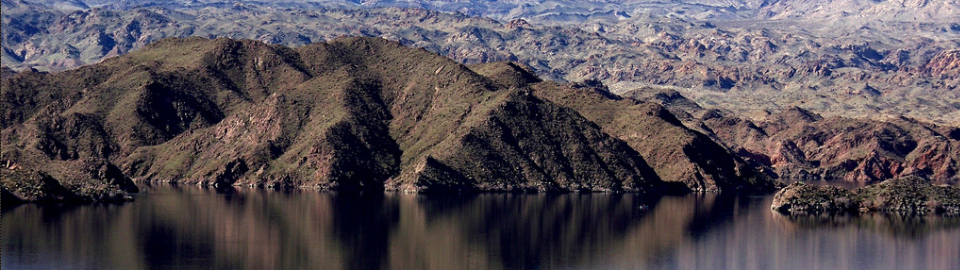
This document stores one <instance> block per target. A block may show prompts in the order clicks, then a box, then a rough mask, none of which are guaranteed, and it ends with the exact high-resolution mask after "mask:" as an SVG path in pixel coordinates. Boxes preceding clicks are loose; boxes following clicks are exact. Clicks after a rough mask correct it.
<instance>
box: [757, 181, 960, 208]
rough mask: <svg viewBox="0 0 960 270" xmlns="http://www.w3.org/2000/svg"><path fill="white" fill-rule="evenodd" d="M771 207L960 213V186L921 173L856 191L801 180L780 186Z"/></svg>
mask: <svg viewBox="0 0 960 270" xmlns="http://www.w3.org/2000/svg"><path fill="white" fill-rule="evenodd" d="M771 208H772V209H773V210H775V211H778V212H781V213H785V214H792V215H816V214H842V213H859V212H892V213H900V214H929V213H937V214H946V215H960V188H957V187H951V186H935V185H932V184H930V183H929V181H927V180H925V179H922V178H919V177H905V178H900V179H892V180H887V181H883V182H880V183H878V184H874V185H869V186H866V187H861V188H858V189H856V190H853V191H850V190H847V189H843V188H838V187H832V186H813V185H808V184H804V183H802V182H798V183H794V184H791V185H789V186H787V187H786V188H783V189H782V190H780V192H778V193H777V194H776V196H775V197H774V200H773V204H772V205H771Z"/></svg>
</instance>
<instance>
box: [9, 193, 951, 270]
mask: <svg viewBox="0 0 960 270" xmlns="http://www.w3.org/2000/svg"><path fill="white" fill-rule="evenodd" d="M142 190H143V192H142V193H140V194H138V195H136V196H135V198H136V201H134V202H130V203H124V204H89V205H80V206H57V205H21V206H15V207H5V208H3V210H2V217H0V218H2V219H0V220H2V221H0V225H2V239H0V242H2V254H0V264H2V265H0V267H2V268H3V269H4V270H9V269H900V270H906V269H960V219H958V218H936V217H933V218H918V217H901V216H884V215H869V216H863V217H834V218H826V217H822V218H801V219H798V218H790V217H787V216H782V215H780V214H777V213H774V212H772V211H770V208H769V206H770V201H771V200H772V196H771V195H764V196H745V195H717V194H693V195H683V196H663V197H659V196H650V195H641V194H606V193H570V194H505V193H481V194H402V193H390V192H387V193H384V192H365V193H345V192H341V193H333V192H318V191H312V190H293V191H274V190H264V189H247V188H240V189H222V190H215V189H211V188H197V187H193V186H154V187H143V188H142Z"/></svg>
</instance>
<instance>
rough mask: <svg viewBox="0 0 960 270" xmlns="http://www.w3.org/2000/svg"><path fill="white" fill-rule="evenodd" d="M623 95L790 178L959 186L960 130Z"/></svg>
mask: <svg viewBox="0 0 960 270" xmlns="http://www.w3.org/2000/svg"><path fill="white" fill-rule="evenodd" d="M624 96H625V97H628V98H631V99H635V100H639V101H645V102H649V103H655V104H660V105H663V106H665V107H666V108H668V110H670V111H671V112H673V113H674V114H675V115H678V116H679V118H680V119H683V120H682V122H683V123H684V124H685V125H686V126H689V127H692V128H694V129H696V130H699V131H701V132H703V133H704V134H705V135H707V136H709V137H711V138H712V139H713V140H714V141H716V142H718V143H721V144H723V145H725V146H726V147H727V148H728V149H731V150H732V151H733V152H735V153H737V154H738V155H739V156H742V157H744V158H746V159H749V160H751V161H754V162H758V163H760V164H762V165H764V166H768V167H769V168H770V169H771V171H773V172H775V174H776V175H779V176H780V177H781V178H784V179H798V180H827V181H844V182H852V183H858V184H871V183H876V182H879V181H883V180H886V179H891V178H902V177H907V176H920V177H922V178H924V179H929V180H931V181H932V182H933V183H934V184H946V185H953V186H956V185H958V184H960V173H958V172H960V150H958V149H960V129H958V128H956V127H952V126H944V125H936V124H931V123H926V122H922V121H917V120H915V119H910V118H905V117H895V118H887V119H875V120H869V119H853V118H847V117H836V116H834V117H824V116H821V115H819V114H816V113H814V112H811V111H809V110H805V109H802V108H798V107H794V108H790V109H787V110H783V111H780V112H777V113H767V114H766V115H762V116H754V117H746V116H740V115H737V114H735V113H732V112H729V111H723V110H717V109H704V108H702V107H700V106H699V105H697V104H696V103H693V102H691V101H690V100H688V99H686V98H684V97H683V96H681V95H679V94H678V93H676V92H675V91H669V90H666V91H664V90H657V89H651V88H646V89H641V90H636V91H632V92H629V93H627V94H625V95H624Z"/></svg>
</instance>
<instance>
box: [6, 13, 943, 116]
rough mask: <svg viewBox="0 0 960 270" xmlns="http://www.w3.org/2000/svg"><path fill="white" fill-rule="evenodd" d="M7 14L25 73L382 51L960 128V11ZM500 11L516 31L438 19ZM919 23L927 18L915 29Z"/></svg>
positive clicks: (752, 107)
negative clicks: (227, 48)
mask: <svg viewBox="0 0 960 270" xmlns="http://www.w3.org/2000/svg"><path fill="white" fill-rule="evenodd" d="M3 3H4V6H3V7H4V13H3V14H2V17H3V25H4V27H3V29H2V31H3V41H2V42H3V50H2V57H0V58H2V62H3V65H4V66H7V67H11V68H13V69H16V70H23V69H26V68H31V67H32V68H37V69H39V70H51V71H59V70H66V69H71V68H75V67H78V66H81V65H85V64H92V63H97V62H99V61H101V60H102V59H105V58H109V57H113V56H117V55H122V54H125V53H128V52H130V51H133V50H136V49H139V48H142V47H144V46H146V45H147V44H150V43H152V42H154V41H156V40H159V39H162V38H165V37H188V36H201V37H206V38H216V37H229V38H245V39H258V40H262V41H264V42H267V43H271V44H282V45H286V46H303V45H305V44H309V43H312V42H317V41H324V40H331V39H334V38H336V37H339V36H372V37H382V38H386V39H390V40H394V41H398V42H400V43H402V44H405V45H409V46H415V47H420V48H424V49H426V50H429V51H432V52H436V53H439V54H442V55H445V56H448V57H450V58H452V59H454V60H456V61H458V62H461V63H464V64H476V63H489V62H497V61H516V62H520V63H522V64H524V65H526V66H530V67H531V68H533V70H534V71H535V72H536V73H537V74H538V75H539V76H540V77H543V78H546V79H549V80H560V81H568V82H579V81H584V80H601V81H603V82H604V84H606V85H608V86H609V87H610V88H611V90H612V92H615V93H618V94H619V93H624V92H627V91H630V90H633V89H636V88H640V87H646V86H658V87H671V88H673V89H675V90H677V91H679V92H681V94H683V95H685V96H688V97H690V98H691V99H693V100H694V101H696V102H697V103H699V104H701V105H703V106H705V107H710V108H718V109H726V110H732V111H735V112H737V113H740V114H751V113H755V112H756V111H780V110H785V109H789V108H792V107H801V108H804V109H808V110H811V111H814V112H816V113H818V114H822V115H825V116H845V117H852V118H863V117H874V116H877V117H897V116H901V115H903V116H907V117H910V118H915V119H920V120H923V121H928V122H935V123H938V124H949V125H954V126H960V91H958V89H960V88H958V85H960V78H958V77H957V74H958V73H957V72H956V68H955V67H956V66H957V65H958V62H957V58H956V57H955V55H956V53H955V52H956V50H957V49H958V48H960V24H958V23H957V22H956V18H957V17H958V16H960V8H956V7H955V1H941V2H929V3H926V4H923V5H920V7H916V8H914V7H913V6H910V5H906V6H902V5H901V4H899V3H897V2H894V1H878V2H874V1H765V2H758V1H752V2H751V1H698V2H688V1H679V2H670V3H665V2H664V3H661V2H657V3H651V2H649V1H567V2H563V1H559V2H558V1H548V2H538V1H458V2H455V3H454V2H450V3H448V1H375V2H374V1H371V2H362V3H352V2H347V1H339V2H338V1H325V2H315V1H280V2H276V3H259V2H256V3H246V2H245V3H242V4H240V3H233V2H230V3H226V2H219V1H197V2H196V3H192V2H191V3H186V2H168V1H167V2H164V3H163V4H160V3H154V4H151V3H153V2H146V1H131V2H123V3H127V4H119V5H122V6H115V5H102V4H103V3H96V2H92V1H88V2H87V4H88V5H89V6H92V7H94V8H92V9H89V10H81V11H74V12H65V11H62V10H58V9H55V8H51V7H48V6H45V5H41V4H37V3H33V2H25V1H4V2H3ZM490 5H495V6H504V8H505V9H506V8H508V7H509V9H508V10H510V11H509V12H513V13H510V14H513V15H508V14H506V13H504V14H502V15H489V16H488V15H484V14H486V13H483V14H473V13H470V12H467V13H463V12H459V11H458V13H443V12H438V11H435V10H441V11H454V10H452V9H453V7H455V6H461V7H462V6H472V7H484V6H490ZM396 6H404V7H406V8H397V7H396ZM411 7H415V8H411ZM624 7H634V8H624ZM827 7H829V8H827ZM423 8H426V9H423ZM428 9H432V10H428ZM763 9H767V10H770V11H769V12H762V13H760V12H759V11H760V10H763ZM915 9H916V10H928V9H929V10H931V11H930V12H926V11H923V12H925V13H923V14H928V15H922V16H921V15H917V16H916V19H914V17H915V16H914V15H912V14H917V13H916V12H915V11H912V10H915ZM457 10H459V9H457ZM478 10H487V9H478ZM933 11H936V13H932V12H933ZM491 12H492V11H491ZM504 12H507V11H504ZM917 12H919V11H917ZM481 13H482V12H481ZM827 13H829V14H827ZM583 14H588V15H583ZM797 14H799V15H797ZM818 14H820V15H818ZM468 15H483V16H487V17H470V16H468ZM491 18H493V19H491ZM223 22H231V23H223ZM951 67H954V68H951Z"/></svg>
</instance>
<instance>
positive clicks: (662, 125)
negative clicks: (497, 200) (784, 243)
mask: <svg viewBox="0 0 960 270" xmlns="http://www.w3.org/2000/svg"><path fill="white" fill-rule="evenodd" d="M476 70H477V71H478V72H480V73H481V74H484V75H486V76H484V75H480V74H478V73H477V72H475V71H474V70H471V69H470V68H467V67H465V66H462V65H460V64H458V63H456V62H454V61H452V60H450V59H448V58H445V57H442V56H439V55H436V54H434V53H430V52H427V51H425V50H422V49H412V48H408V47H404V46H402V45H400V44H399V43H396V42H391V41H387V40H383V39H380V38H344V39H337V40H334V41H332V42H328V43H315V44H310V45H306V46H302V47H298V48H295V49H292V48H287V47H282V46H277V45H267V44H264V43H262V42H260V41H254V40H231V39H223V38H221V39H215V40H208V39H203V38H187V39H179V38H171V39H164V40H161V41H159V42H156V43H154V44H151V45H149V46H147V47H146V48H145V49H143V50H140V51H136V52H132V53H130V54H127V55H124V56H121V57H116V58H110V59H107V60H105V61H103V62H102V63H99V64H96V65H91V66H85V67H81V68H78V69H74V70H70V71H65V72H60V73H45V72H38V71H33V70H27V71H24V72H19V73H16V74H8V75H6V76H5V78H4V79H3V90H2V91H3V92H2V95H3V99H2V102H0V110H2V115H3V118H2V122H0V125H2V128H3V131H2V132H3V133H2V146H3V150H2V156H0V163H2V164H5V166H6V167H7V170H10V171H12V173H11V174H10V175H12V176H10V177H6V176H5V178H7V179H5V180H4V181H11V180H10V179H13V180H12V181H13V182H20V181H21V180H20V177H14V176H16V175H18V174H21V172H22V171H26V170H30V171H37V172H39V173H41V174H45V175H49V178H51V179H54V180H55V181H58V182H59V183H62V186H69V188H72V189H80V188H83V187H86V186H89V185H91V183H105V185H107V184H108V185H110V186H112V187H115V188H117V189H120V190H128V191H129V190H132V189H135V187H134V186H133V185H131V180H133V181H160V182H177V183H190V184H201V185H218V186H219V185H250V186H271V187H314V188H321V189H360V188H363V189H370V188H372V189H383V188H386V189H399V190H404V191H428V190H497V191H511V190H526V191H536V190H539V191H564V190H594V191H599V190H603V191H622V190H623V191H649V190H656V189H666V190H678V191H682V190H738V189H759V190H769V189H772V188H773V187H774V185H775V184H774V182H773V181H772V180H770V178H768V177H766V176H765V175H762V174H759V173H757V172H756V171H754V168H753V167H751V166H749V164H746V163H744V162H743V161H742V160H740V159H739V158H737V157H736V156H734V155H733V154H731V153H729V152H727V151H726V150H725V149H724V148H723V147H721V146H720V145H717V144H715V143H714V142H713V141H710V140H709V139H705V138H706V137H705V136H704V135H702V134H699V133H697V132H695V131H692V130H689V129H687V128H685V127H684V126H683V125H682V124H681V123H680V122H678V121H676V119H675V118H674V117H673V116H672V115H671V114H670V113H669V112H667V111H666V110H664V109H663V108H661V107H659V106H657V105H653V104H640V103H636V102H624V101H621V100H617V99H616V98H615V96H612V95H609V93H606V95H604V94H602V93H599V92H590V91H586V90H582V89H578V88H577V87H576V86H564V85H559V84H555V83H551V82H540V80H539V79H538V78H536V77H535V76H533V75H532V74H531V73H529V72H528V71H526V70H524V69H520V68H518V66H517V65H515V64H506V63H502V64H495V65H487V66H479V67H476ZM487 76H489V77H487ZM585 91H586V92H585ZM591 91H592V90H591ZM571 95H574V96H575V95H587V96H588V97H590V99H589V103H584V101H579V99H570V98H569V97H572V96H571ZM600 107H605V108H608V109H607V110H605V112H604V113H611V112H617V114H618V115H621V116H620V117H618V118H615V119H617V120H615V121H610V120H613V119H614V118H607V117H604V116H602V115H599V114H598V113H600V112H599V111H597V108H600ZM652 127H656V128H652ZM4 192H8V193H14V194H19V193H24V192H25V191H24V190H18V189H16V188H12V187H11V186H8V185H4ZM18 198H29V197H28V196H18Z"/></svg>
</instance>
